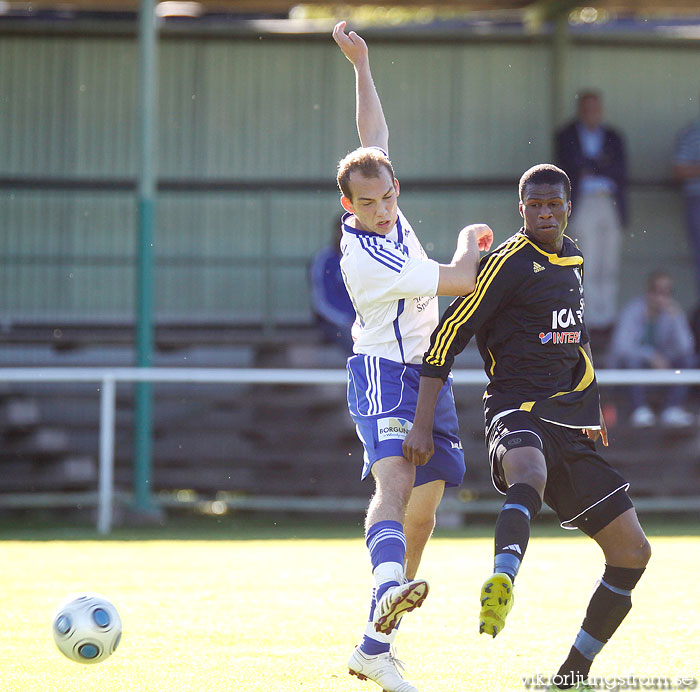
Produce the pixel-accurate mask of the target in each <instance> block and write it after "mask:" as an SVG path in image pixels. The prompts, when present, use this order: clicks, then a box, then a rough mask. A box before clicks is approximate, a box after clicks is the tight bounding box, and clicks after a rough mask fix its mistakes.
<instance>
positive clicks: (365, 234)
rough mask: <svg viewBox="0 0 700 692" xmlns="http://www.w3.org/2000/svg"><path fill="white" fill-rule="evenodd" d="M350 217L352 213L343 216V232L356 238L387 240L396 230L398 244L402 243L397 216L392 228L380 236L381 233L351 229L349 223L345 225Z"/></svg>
mask: <svg viewBox="0 0 700 692" xmlns="http://www.w3.org/2000/svg"><path fill="white" fill-rule="evenodd" d="M351 216H352V213H351V212H349V211H347V212H345V214H343V220H342V222H343V230H344V231H347V232H348V233H352V234H353V235H356V236H362V237H365V238H388V237H389V236H390V235H391V234H392V233H393V232H394V230H396V233H397V235H398V239H399V242H400V243H402V242H403V229H402V227H401V219H400V218H399V217H398V216H397V217H396V224H395V225H394V227H393V228H392V229H391V230H390V231H389V232H388V233H385V234H384V235H382V234H381V233H375V232H374V231H359V230H358V229H357V228H353V227H352V226H351V225H350V224H349V223H347V220H348V219H349V218H350V217H351Z"/></svg>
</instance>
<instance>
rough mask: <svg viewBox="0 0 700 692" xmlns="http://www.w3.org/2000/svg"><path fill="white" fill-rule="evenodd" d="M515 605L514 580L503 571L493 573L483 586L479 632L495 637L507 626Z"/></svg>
mask: <svg viewBox="0 0 700 692" xmlns="http://www.w3.org/2000/svg"><path fill="white" fill-rule="evenodd" d="M512 607H513V580H512V579H511V578H510V577H509V576H508V575H507V574H504V573H502V572H496V573H495V574H493V575H491V576H490V577H489V578H488V579H487V580H486V581H485V582H484V585H483V586H482V587H481V612H480V613H479V634H484V633H486V634H490V635H491V636H492V637H495V636H496V635H497V634H498V633H499V632H500V631H501V630H502V629H503V628H504V627H505V626H506V615H508V613H510V609H511V608H512Z"/></svg>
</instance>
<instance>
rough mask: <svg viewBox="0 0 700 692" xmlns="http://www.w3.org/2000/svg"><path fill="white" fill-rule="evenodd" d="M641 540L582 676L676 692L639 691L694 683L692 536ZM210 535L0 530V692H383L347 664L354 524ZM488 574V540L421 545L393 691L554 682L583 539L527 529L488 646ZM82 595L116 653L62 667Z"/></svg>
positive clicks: (356, 546)
mask: <svg viewBox="0 0 700 692" xmlns="http://www.w3.org/2000/svg"><path fill="white" fill-rule="evenodd" d="M318 523H319V525H320V524H323V523H324V522H323V521H322V520H319V522H318ZM317 533H319V534H320V533H321V530H320V529H319V531H318V532H317ZM538 533H539V535H538ZM649 533H650V538H651V541H652V548H653V551H654V555H653V557H652V562H651V563H650V566H649V568H648V570H647V573H646V575H645V577H644V578H643V579H642V581H641V582H640V584H639V586H638V587H637V589H636V590H635V592H634V595H633V601H634V608H633V609H632V612H631V613H630V615H629V616H628V618H627V620H626V621H625V622H624V623H623V624H622V626H621V628H620V630H619V631H618V632H617V634H616V636H615V637H614V638H613V639H612V641H611V642H610V644H609V645H608V646H607V647H606V648H605V649H604V650H603V652H602V653H601V654H600V655H599V656H598V658H597V660H596V662H595V664H594V667H593V670H592V675H595V676H601V677H603V676H605V677H606V678H608V679H610V678H613V677H621V676H625V677H626V676H637V678H638V679H640V680H641V681H642V682H643V681H644V680H646V681H647V683H648V682H649V680H648V678H650V677H660V678H664V679H666V678H667V679H668V680H669V681H671V683H670V684H673V687H672V688H671V687H661V686H658V685H657V686H656V687H653V686H646V687H639V686H638V687H637V689H678V688H679V687H678V683H677V680H678V678H681V677H684V678H696V679H697V678H698V677H700V675H699V673H700V671H699V670H698V660H699V659H698V655H697V646H698V642H699V641H700V625H699V624H698V615H699V613H700V607H699V606H700V597H699V596H698V588H697V584H696V582H697V578H698V574H699V573H700V536H698V535H697V533H696V535H692V534H693V531H692V530H691V531H685V533H686V534H690V535H664V536H661V535H659V536H655V535H653V532H651V531H650V532H649ZM85 534H87V535H89V534H90V532H89V531H86V532H83V535H85ZM209 534H210V537H211V539H209V540H208V539H206V538H205V536H206V535H207V532H202V534H201V535H200V534H196V535H190V536H184V537H182V536H181V537H178V532H177V531H176V530H172V529H168V528H166V529H164V530H162V532H161V533H159V532H158V531H151V532H149V533H147V536H148V538H141V539H140V540H134V538H136V537H138V536H139V534H138V532H135V533H130V534H129V533H124V534H121V536H122V538H120V536H119V535H117V536H115V537H114V538H112V539H110V540H95V539H94V537H93V539H84V538H80V535H79V536H78V538H75V537H74V535H71V534H67V537H66V539H64V538H63V537H62V536H63V534H57V533H56V532H55V531H54V532H50V531H49V532H47V531H43V532H42V531H38V532H36V533H35V534H32V535H33V536H34V539H31V538H30V539H28V535H27V534H25V533H18V532H16V531H15V532H14V533H13V532H12V531H5V532H0V565H1V567H0V594H1V596H0V599H1V600H0V603H1V605H2V608H1V610H2V623H3V624H2V634H1V635H0V644H1V646H0V690H2V692H76V691H78V692H112V691H114V692H161V691H162V692H166V691H167V692H171V691H172V692H189V691H191V692H231V691H236V692H244V691H245V692H247V691H255V692H267V691H268V690H269V691H272V692H307V691H313V692H317V691H318V692H321V691H323V692H326V691H330V690H337V691H339V692H363V691H366V692H375V690H379V687H378V686H377V685H376V684H374V683H371V682H362V681H359V680H357V679H356V678H353V677H350V676H349V675H348V674H347V668H346V665H345V663H346V660H347V657H348V655H349V654H350V651H351V649H352V647H353V646H354V644H355V643H356V641H357V638H358V636H359V634H360V632H361V630H362V629H363V627H364V618H365V616H366V613H367V605H368V604H367V601H368V593H369V589H370V585H371V582H370V574H369V569H368V557H367V553H366V549H365V548H364V545H363V542H362V538H361V529H360V528H359V526H356V525H355V524H353V525H351V526H350V527H349V530H345V531H344V532H340V533H337V532H336V534H333V532H330V533H329V532H327V531H326V532H324V533H323V534H322V535H323V536H324V537H322V538H313V537H311V536H312V535H313V534H314V531H313V530H306V531H303V532H296V533H295V532H293V531H291V532H290V531H274V530H269V531H258V530H257V529H256V528H254V527H253V528H251V529H250V530H246V532H245V535H246V538H247V540H242V539H237V538H232V539H227V535H228V534H227V532H226V529H220V530H217V528H216V526H214V528H213V529H211V530H209ZM159 535H161V536H162V537H164V538H167V540H159V539H158V538H157V537H158V536H159ZM239 535H241V536H242V534H241V533H240V532H239V533H235V532H233V533H231V536H239ZM276 535H280V538H276V537H275V536H276ZM256 536H258V538H256ZM287 536H296V537H295V538H291V537H287ZM350 536H352V537H350ZM18 537H21V540H18V539H17V538H18ZM37 538H38V539H41V540H36V539H37ZM491 560H492V539H491V538H490V528H488V529H483V530H481V531H476V532H471V533H470V532H469V531H466V532H461V533H460V532H456V533H455V532H452V533H450V532H438V534H437V535H436V537H435V538H434V539H433V540H432V541H431V543H430V544H429V545H428V547H427V549H426V553H425V555H424V560H423V568H422V572H421V573H422V576H424V577H425V578H427V579H428V580H429V581H430V582H431V593H430V595H429V597H428V599H427V600H426V601H425V604H424V605H423V607H422V608H421V609H419V610H416V611H414V612H413V613H410V614H408V615H407V616H406V617H405V619H404V621H403V623H402V626H401V632H400V634H399V637H398V640H397V646H398V651H399V656H400V658H401V659H402V660H404V661H405V662H406V664H407V671H406V677H407V678H408V679H409V680H411V681H412V682H413V683H414V684H415V685H416V686H417V687H418V689H419V690H421V692H423V690H425V691H426V692H427V691H433V692H465V691H470V692H481V691H484V692H487V691H488V692H498V691H507V690H524V689H526V686H525V684H524V682H523V678H526V677H529V676H535V675H537V674H541V675H549V674H551V673H554V672H555V671H556V669H557V667H558V665H559V663H560V662H561V660H562V658H563V656H564V655H565V654H566V653H567V651H568V649H569V646H570V645H571V643H572V641H573V637H574V635H575V633H576V632H577V630H578V627H579V625H580V622H581V620H582V617H583V611H584V608H585V605H586V602H587V601H588V598H589V595H590V593H591V591H592V589H593V586H594V584H595V581H596V579H597V578H598V577H599V576H600V574H601V572H602V557H601V554H600V552H599V550H598V548H597V546H595V544H593V542H592V541H589V540H588V539H586V538H585V537H583V536H580V535H576V534H573V533H569V532H564V531H558V530H549V529H546V530H544V531H541V530H538V529H537V527H535V531H534V532H533V538H532V540H531V542H530V547H529V548H528V553H527V556H526V560H525V563H524V565H523V568H522V570H521V573H520V576H519V578H518V581H517V584H516V590H515V606H514V608H513V611H512V612H511V614H510V616H509V618H508V621H507V626H506V628H505V630H504V631H503V632H502V633H501V634H500V635H499V636H498V637H497V638H496V639H491V638H490V637H487V636H486V635H479V634H478V628H477V615H478V594H479V589H480V585H481V582H482V581H483V579H484V578H485V577H487V576H488V575H489V573H490V569H491ZM80 590H90V591H98V592H101V593H103V594H104V595H106V596H107V597H109V598H110V599H111V600H112V601H113V602H114V604H115V605H116V606H117V608H118V610H119V612H120V614H121V617H122V621H123V637H122V642H121V644H120V647H119V649H118V650H117V652H116V653H115V654H114V655H113V656H112V657H111V658H110V659H108V660H107V661H105V662H103V663H100V664H97V665H94V666H88V665H80V664H77V663H73V662H72V661H69V660H68V659H66V658H64V657H63V656H62V655H61V654H60V653H59V652H58V650H57V649H56V648H55V646H54V643H53V639H52V635H51V629H50V620H51V614H52V612H53V609H54V608H55V606H56V604H57V603H58V601H60V600H61V599H62V598H63V597H64V596H65V595H67V594H68V593H71V592H73V591H80ZM664 684H666V683H664ZM532 689H534V688H532ZM610 689H614V687H612V686H611V687H610ZM620 689H622V688H620Z"/></svg>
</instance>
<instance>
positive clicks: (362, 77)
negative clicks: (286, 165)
mask: <svg viewBox="0 0 700 692" xmlns="http://www.w3.org/2000/svg"><path fill="white" fill-rule="evenodd" d="M345 25H346V22H344V21H343V22H338V23H337V24H336V25H335V28H334V29H333V39H334V41H335V42H336V43H337V44H338V46H339V47H340V50H342V51H343V54H344V55H345V57H346V58H347V59H348V60H349V61H350V62H351V63H352V64H353V66H354V68H355V90H356V119H357V133H358V134H359V135H360V143H361V144H362V146H363V147H372V146H376V147H381V148H382V149H384V151H385V152H387V154H388V153H389V128H388V127H387V124H386V120H385V119H384V111H383V110H382V104H381V101H380V100H379V94H378V93H377V89H376V87H375V86H374V81H373V79H372V72H371V71H370V68H369V51H368V49H367V44H366V43H365V42H364V40H363V39H362V38H361V37H360V36H358V35H357V34H356V33H355V32H354V31H351V32H350V33H348V34H346V33H345Z"/></svg>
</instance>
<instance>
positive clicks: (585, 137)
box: [555, 90, 627, 345]
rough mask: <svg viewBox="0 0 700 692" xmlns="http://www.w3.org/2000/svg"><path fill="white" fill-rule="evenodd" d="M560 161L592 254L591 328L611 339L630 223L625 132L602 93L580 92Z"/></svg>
mask: <svg viewBox="0 0 700 692" xmlns="http://www.w3.org/2000/svg"><path fill="white" fill-rule="evenodd" d="M555 148H556V159H557V165H558V166H560V167H561V168H563V169H564V170H565V171H566V172H567V173H568V175H569V178H570V180H571V203H572V208H573V209H574V211H573V213H572V215H571V221H570V223H569V231H568V235H569V236H571V237H572V238H573V239H574V241H575V242H576V244H577V245H578V247H579V248H580V249H581V251H582V252H583V256H584V257H585V258H586V269H585V273H584V284H585V290H586V326H587V327H588V330H589V332H591V341H592V342H593V343H595V344H599V345H600V344H604V343H607V340H608V338H609V336H610V330H611V328H612V326H613V322H614V320H615V316H616V314H617V293H618V283H619V271H620V252H621V248H622V236H623V228H624V226H625V225H626V224H627V204H626V198H627V165H626V157H625V143H624V139H623V137H622V135H621V134H620V133H619V132H618V131H617V130H615V129H613V128H612V127H610V126H608V125H606V124H605V123H604V122H603V99H602V96H601V95H600V94H599V93H598V92H597V91H591V90H587V91H583V92H581V93H579V94H578V96H577V117H576V119H575V120H573V121H571V122H570V123H568V124H567V125H566V126H564V127H563V128H562V129H561V130H560V131H559V132H558V133H557V136H556V141H555Z"/></svg>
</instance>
